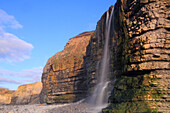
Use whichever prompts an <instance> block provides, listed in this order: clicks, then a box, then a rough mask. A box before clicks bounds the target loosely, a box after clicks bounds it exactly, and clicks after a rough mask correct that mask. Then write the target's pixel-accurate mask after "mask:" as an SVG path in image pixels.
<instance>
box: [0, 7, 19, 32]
mask: <svg viewBox="0 0 170 113" xmlns="http://www.w3.org/2000/svg"><path fill="white" fill-rule="evenodd" d="M0 27H1V28H13V29H17V28H22V25H21V24H19V22H18V21H16V20H15V17H14V16H11V15H8V14H7V13H6V12H5V11H3V10H1V9H0Z"/></svg>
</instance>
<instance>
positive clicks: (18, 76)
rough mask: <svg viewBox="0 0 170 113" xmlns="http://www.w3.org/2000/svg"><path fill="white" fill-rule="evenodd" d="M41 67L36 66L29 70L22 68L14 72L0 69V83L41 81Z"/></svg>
mask: <svg viewBox="0 0 170 113" xmlns="http://www.w3.org/2000/svg"><path fill="white" fill-rule="evenodd" d="M42 70H43V68H42V67H36V68H32V69H29V70H23V71H21V72H14V71H10V70H6V69H0V72H1V73H0V76H1V77H0V83H1V82H2V83H5V82H6V83H10V82H8V81H11V83H22V84H28V83H34V82H40V81H41V75H42Z"/></svg>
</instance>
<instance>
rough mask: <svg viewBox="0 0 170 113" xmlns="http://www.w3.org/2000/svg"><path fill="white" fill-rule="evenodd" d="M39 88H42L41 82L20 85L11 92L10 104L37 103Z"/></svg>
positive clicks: (38, 101)
mask: <svg viewBox="0 0 170 113" xmlns="http://www.w3.org/2000/svg"><path fill="white" fill-rule="evenodd" d="M41 90H42V83H41V82H36V83H33V84H26V85H21V86H19V87H18V88H17V90H16V91H15V92H14V93H13V95H12V98H11V103H10V104H13V105H22V104H39V103H40V97H39V94H40V92H41Z"/></svg>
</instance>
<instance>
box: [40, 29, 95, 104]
mask: <svg viewBox="0 0 170 113" xmlns="http://www.w3.org/2000/svg"><path fill="white" fill-rule="evenodd" d="M92 33H93V32H84V33H82V34H80V35H78V36H76V37H73V38H71V39H70V40H69V41H68V42H67V44H66V45H65V48H64V50H63V51H61V52H58V53H56V54H55V55H54V56H52V57H51V58H49V60H48V61H47V63H46V65H45V67H44V69H43V74H42V83H43V89H42V92H41V102H46V103H48V104H52V103H67V102H75V101H77V100H80V99H82V98H84V97H85V96H86V94H87V84H86V79H87V77H86V74H85V73H86V72H85V68H84V56H85V53H86V46H87V45H88V44H89V39H90V36H91V34H92Z"/></svg>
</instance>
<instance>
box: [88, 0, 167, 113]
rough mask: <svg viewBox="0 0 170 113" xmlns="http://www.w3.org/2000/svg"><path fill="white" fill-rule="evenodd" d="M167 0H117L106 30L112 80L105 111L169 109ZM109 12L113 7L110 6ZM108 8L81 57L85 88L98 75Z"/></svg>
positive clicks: (90, 84) (92, 84)
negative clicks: (108, 30)
mask: <svg viewBox="0 0 170 113" xmlns="http://www.w3.org/2000/svg"><path fill="white" fill-rule="evenodd" d="M169 6H170V4H169V1H167V0H121V1H120V0H118V1H117V3H116V4H115V7H114V18H113V19H112V23H111V32H110V44H109V45H110V50H111V53H110V56H111V66H110V68H111V73H110V77H109V78H110V79H111V80H112V81H114V80H115V78H116V82H112V85H114V89H113V90H112V93H111V96H110V97H109V101H110V102H111V103H112V104H111V105H110V106H109V107H108V108H107V109H104V110H103V112H106V113H108V112H152V111H160V112H168V110H169V108H168V106H170V104H169V101H170V98H169V82H170V81H169V75H170V63H169V61H170V58H169V55H170V46H169V45H170V42H169V40H170V35H169V33H170V31H169V29H170V17H169V15H170V14H169V13H170V12H169ZM108 11H109V13H110V12H111V8H110V9H109V10H108ZM105 22H106V13H105V14H104V15H103V16H102V18H101V19H100V20H99V22H98V24H97V28H96V30H95V33H94V35H93V36H92V37H91V40H90V44H89V45H88V48H87V56H86V59H85V62H86V63H85V64H86V69H87V74H88V75H87V76H88V84H89V89H91V90H93V86H94V85H95V83H96V79H97V78H98V74H97V73H98V70H96V69H97V68H96V65H100V62H99V63H98V61H100V59H101V57H102V50H103V49H102V48H103V45H104V40H105V37H104V36H105Z"/></svg>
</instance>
